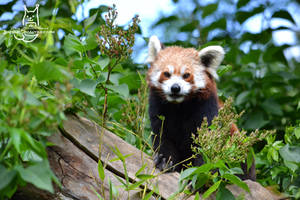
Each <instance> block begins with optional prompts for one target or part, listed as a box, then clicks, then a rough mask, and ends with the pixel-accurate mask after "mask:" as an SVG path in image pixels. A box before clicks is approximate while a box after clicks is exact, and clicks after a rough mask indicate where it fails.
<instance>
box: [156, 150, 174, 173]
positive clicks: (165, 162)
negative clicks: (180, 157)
mask: <svg viewBox="0 0 300 200" xmlns="http://www.w3.org/2000/svg"><path fill="white" fill-rule="evenodd" d="M153 160H154V164H155V167H156V168H158V169H159V170H160V171H165V172H174V171H175V167H174V166H173V165H174V161H173V160H172V157H171V156H168V157H167V156H164V155H163V154H161V153H155V155H154V157H153Z"/></svg>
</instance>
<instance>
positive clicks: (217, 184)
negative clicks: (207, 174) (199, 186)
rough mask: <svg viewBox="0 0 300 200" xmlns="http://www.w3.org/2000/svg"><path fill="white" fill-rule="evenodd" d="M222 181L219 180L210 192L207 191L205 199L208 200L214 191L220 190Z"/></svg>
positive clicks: (204, 195) (209, 189)
mask: <svg viewBox="0 0 300 200" xmlns="http://www.w3.org/2000/svg"><path fill="white" fill-rule="evenodd" d="M221 182H222V180H219V181H218V182H216V183H214V184H213V185H212V186H211V187H210V188H208V190H206V191H205V192H204V194H203V196H202V197H203V198H204V199H206V198H208V197H209V196H210V195H211V194H212V193H213V192H214V191H216V190H217V189H218V188H219V185H220V184H221Z"/></svg>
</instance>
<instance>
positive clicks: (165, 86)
mask: <svg viewBox="0 0 300 200" xmlns="http://www.w3.org/2000/svg"><path fill="white" fill-rule="evenodd" d="M174 84H178V85H179V87H180V91H179V92H178V94H176V96H172V92H171V87H172V86H173V85H174ZM161 88H162V90H163V92H164V94H165V95H166V99H167V100H168V101H171V102H177V103H180V102H182V101H183V100H184V96H186V95H188V94H189V93H190V91H191V89H192V86H191V84H190V83H189V82H186V81H185V80H183V79H182V77H181V76H175V75H173V76H171V78H170V79H168V80H166V81H164V82H163V83H162V85H161Z"/></svg>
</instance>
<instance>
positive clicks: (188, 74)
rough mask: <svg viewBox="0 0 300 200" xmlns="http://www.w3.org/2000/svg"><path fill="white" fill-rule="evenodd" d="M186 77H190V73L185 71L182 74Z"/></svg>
mask: <svg viewBox="0 0 300 200" xmlns="http://www.w3.org/2000/svg"><path fill="white" fill-rule="evenodd" d="M182 77H183V78H184V79H187V78H188V77H190V73H185V74H183V76H182Z"/></svg>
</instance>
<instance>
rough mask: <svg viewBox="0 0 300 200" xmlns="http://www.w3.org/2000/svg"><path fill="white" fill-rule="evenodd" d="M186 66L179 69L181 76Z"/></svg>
mask: <svg viewBox="0 0 300 200" xmlns="http://www.w3.org/2000/svg"><path fill="white" fill-rule="evenodd" d="M185 69H186V66H182V67H181V69H180V74H181V75H183V74H184V72H185Z"/></svg>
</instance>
